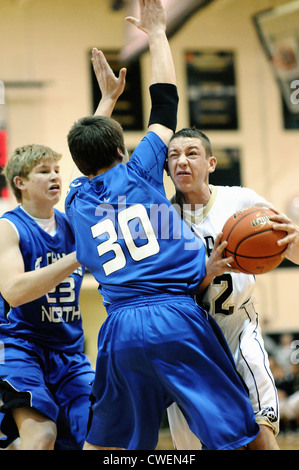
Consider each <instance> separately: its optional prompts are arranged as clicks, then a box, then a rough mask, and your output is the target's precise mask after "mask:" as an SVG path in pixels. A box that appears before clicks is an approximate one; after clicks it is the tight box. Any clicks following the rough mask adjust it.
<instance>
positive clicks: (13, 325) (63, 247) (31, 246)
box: [0, 207, 84, 353]
mask: <svg viewBox="0 0 299 470" xmlns="http://www.w3.org/2000/svg"><path fill="white" fill-rule="evenodd" d="M2 218H5V219H8V220H10V221H11V222H12V223H13V224H14V225H15V226H16V228H17V230H18V232H19V237H20V242H19V247H20V250H21V253H22V255H23V260H24V266H25V272H27V271H33V270H35V269H39V268H42V267H44V266H47V265H49V264H51V263H54V262H55V261H57V260H58V259H60V258H61V257H62V256H64V255H66V254H68V253H71V252H73V251H75V241H74V234H73V231H72V228H71V226H70V224H69V222H68V220H67V218H66V216H65V214H63V213H61V212H59V211H58V210H56V209H55V218H56V223H57V232H56V234H55V235H54V236H53V237H52V236H51V235H49V234H48V233H46V232H45V231H44V230H43V229H41V228H40V227H39V226H38V225H37V224H36V222H35V221H34V220H33V219H32V218H31V217H30V216H29V215H27V214H26V212H24V211H23V209H22V208H21V207H17V208H16V209H14V210H12V211H9V212H6V213H5V214H3V216H2ZM82 278H83V269H82V268H81V267H80V268H79V269H77V270H76V271H75V272H74V273H72V274H71V275H70V276H69V277H68V278H67V279H65V280H64V281H63V282H61V283H60V284H59V285H58V286H56V288H55V289H53V290H52V291H51V292H49V293H48V294H47V295H44V296H43V297H40V298H39V299H37V300H34V301H32V302H28V303H26V304H23V305H21V306H19V307H11V306H10V305H8V303H7V302H6V301H5V300H4V298H3V297H2V296H1V295H0V338H1V334H3V335H8V336H18V337H21V338H24V339H27V340H29V341H33V342H36V343H39V344H41V345H42V346H44V347H47V348H50V349H54V350H62V351H64V352H70V353H73V352H79V351H82V350H83V341H84V339H83V329H82V319H81V313H80V308H79V292H80V287H81V284H82Z"/></svg>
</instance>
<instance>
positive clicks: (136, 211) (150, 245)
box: [91, 204, 160, 276]
mask: <svg viewBox="0 0 299 470" xmlns="http://www.w3.org/2000/svg"><path fill="white" fill-rule="evenodd" d="M133 219H139V220H140V222H141V224H142V226H143V230H144V233H145V234H146V237H147V243H146V244H144V245H142V246H137V245H136V244H135V242H134V239H133V236H132V233H131V231H130V228H129V222H130V221H131V220H133ZM118 224H119V228H120V229H121V231H122V234H123V238H124V242H125V244H126V246H127V248H128V251H129V253H130V256H131V257H132V259H133V260H134V261H141V260H143V259H145V258H148V257H149V256H152V255H155V254H157V253H159V251H160V246H159V243H158V241H157V238H156V235H155V232H154V229H153V226H152V224H151V221H150V219H149V216H148V214H147V212H146V209H145V207H144V206H143V205H142V204H135V205H134V206H131V207H129V208H128V209H125V210H123V211H121V212H120V213H119V214H118ZM91 232H92V236H93V238H97V237H99V236H101V235H103V234H104V233H108V235H109V238H108V240H105V241H103V242H102V243H100V244H99V245H98V246H97V250H98V254H99V256H102V255H103V254H105V253H108V252H109V251H113V252H114V254H115V257H114V258H113V259H111V260H109V261H106V262H105V263H103V269H104V271H105V274H106V276H109V274H111V273H114V272H115V271H118V270H119V269H122V268H123V267H125V266H126V264H127V260H126V257H125V253H124V251H123V249H122V247H121V246H120V244H119V243H118V242H117V233H116V230H115V227H114V224H113V222H112V220H111V219H105V220H102V221H101V222H98V223H97V224H95V225H93V226H92V227H91Z"/></svg>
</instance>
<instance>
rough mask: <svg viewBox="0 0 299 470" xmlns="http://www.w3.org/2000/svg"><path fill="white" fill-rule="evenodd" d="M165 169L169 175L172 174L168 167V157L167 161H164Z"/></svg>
mask: <svg viewBox="0 0 299 470" xmlns="http://www.w3.org/2000/svg"><path fill="white" fill-rule="evenodd" d="M164 170H165V171H166V173H167V176H170V173H169V168H168V159H167V158H166V160H165V163H164Z"/></svg>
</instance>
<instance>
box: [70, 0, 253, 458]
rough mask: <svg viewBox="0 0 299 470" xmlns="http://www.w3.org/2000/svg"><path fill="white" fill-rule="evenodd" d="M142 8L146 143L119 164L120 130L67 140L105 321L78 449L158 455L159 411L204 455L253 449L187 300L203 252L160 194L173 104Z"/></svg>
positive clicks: (159, 13) (159, 47)
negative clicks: (147, 77) (177, 421)
mask: <svg viewBox="0 0 299 470" xmlns="http://www.w3.org/2000/svg"><path fill="white" fill-rule="evenodd" d="M139 5H140V20H137V19H135V18H129V19H128V20H129V21H130V22H131V23H132V24H134V25H136V26H137V27H138V28H140V29H141V30H143V31H144V32H145V33H146V34H147V35H148V41H149V46H150V54H151V87H150V91H151V99H152V108H151V115H150V120H149V129H148V133H147V135H146V136H145V137H144V139H143V140H142V141H141V143H140V144H139V145H138V147H137V148H136V150H135V151H134V153H133V155H132V157H131V159H130V161H129V163H127V164H125V165H124V164H121V163H122V162H123V159H124V157H125V146H124V140H123V131H122V129H121V127H120V126H119V124H118V123H116V122H115V121H114V120H112V119H111V118H109V117H106V116H102V117H86V118H82V119H80V120H79V121H78V122H77V123H75V124H74V125H73V127H72V128H71V130H70V132H69V134H68V143H69V148H70V151H71V154H72V157H73V159H74V162H75V163H76V165H77V167H78V169H79V170H80V171H81V172H82V173H83V174H84V175H86V176H83V177H80V178H78V179H76V180H75V181H74V182H73V183H72V184H71V185H70V189H69V193H68V195H67V198H66V212H67V215H68V216H69V218H70V220H71V221H72V224H73V226H74V231H75V237H76V252H77V258H78V260H79V261H80V263H82V264H83V265H84V266H86V267H87V268H88V269H89V271H90V272H91V273H92V274H93V275H94V277H95V279H96V280H97V282H98V283H99V291H100V293H101V295H102V297H103V301H104V305H105V306H106V308H107V312H108V317H107V319H106V320H105V322H104V324H103V325H102V327H101V329H100V332H99V340H98V347H99V348H98V358H97V364H96V377H95V381H94V384H93V391H92V394H93V397H94V399H93V405H92V414H91V420H90V428H89V431H88V434H87V439H86V443H85V446H84V448H85V449H91V450H95V449H103V448H110V449H111V448H126V449H154V448H155V447H156V444H157V440H158V432H159V427H160V423H161V419H162V415H163V410H164V409H165V407H166V406H168V405H169V404H170V403H171V402H173V401H177V402H178V403H180V406H181V407H182V409H184V413H185V416H186V417H187V419H188V421H189V424H190V427H191V428H192V429H193V432H194V433H195V434H197V435H198V437H200V439H201V440H202V442H203V445H204V447H206V448H209V449H233V448H237V447H240V446H243V445H245V444H246V443H249V442H251V441H252V440H253V439H254V438H255V436H256V435H257V433H258V426H257V425H256V423H255V420H254V415H253V412H252V407H251V403H250V400H249V399H248V396H247V393H246V392H245V390H244V388H243V385H242V384H241V382H240V380H239V377H238V375H237V374H236V373H235V369H234V366H233V360H232V358H231V356H230V354H229V353H228V350H227V348H226V343H223V337H222V335H219V333H220V332H219V330H218V329H214V328H215V327H216V325H215V323H214V322H213V320H212V318H210V317H209V316H208V315H207V314H206V312H204V311H203V310H202V309H201V308H200V307H198V306H197V305H196V303H195V302H194V301H193V299H192V298H191V295H192V294H193V293H195V292H197V290H198V286H199V284H200V282H201V280H202V278H203V277H204V275H205V249H204V246H203V244H202V242H201V241H200V240H199V239H197V238H196V237H195V236H194V235H193V234H192V232H191V230H190V229H188V227H187V226H186V225H185V224H184V222H183V221H182V220H181V219H180V217H179V216H178V214H177V213H176V212H175V211H172V210H171V205H170V203H169V202H168V200H167V198H166V196H165V192H164V188H163V167H164V162H165V157H166V151H167V147H166V144H167V143H168V141H169V139H170V137H171V135H172V134H173V131H174V129H175V127H176V113H177V102H178V98H177V90H176V86H175V72H174V67H173V62H172V56H171V52H170V49H169V45H168V41H167V38H166V34H165V29H166V18H165V10H164V7H163V5H162V3H161V0H140V2H139ZM169 210H170V212H171V213H169ZM160 211H162V212H163V213H162V214H161V213H159V212H160ZM161 221H162V222H163V224H162V223H161ZM187 246H188V248H189V250H188V249H187ZM215 333H217V336H216V334H215ZM217 338H218V339H219V341H218V339H217ZM220 342H221V343H220ZM199 345H200V346H199ZM227 353H228V354H227ZM215 383H217V388H216V389H215V386H214V385H215ZM198 384H200V386H199V385H198ZM194 387H195V388H197V387H198V391H199V393H194Z"/></svg>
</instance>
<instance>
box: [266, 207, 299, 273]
mask: <svg viewBox="0 0 299 470" xmlns="http://www.w3.org/2000/svg"><path fill="white" fill-rule="evenodd" d="M274 210H275V214H273V215H271V220H272V221H273V222H275V223H274V225H273V230H282V231H284V232H287V235H286V236H285V237H284V238H281V239H280V240H278V242H277V244H278V245H279V246H286V245H287V248H286V250H285V251H284V252H283V253H282V255H281V256H282V257H283V258H287V259H289V260H290V261H292V262H293V263H296V264H299V227H298V225H296V224H294V222H293V221H292V220H291V219H290V218H289V217H288V216H287V215H285V214H283V213H281V212H279V211H277V210H276V209H274Z"/></svg>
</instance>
